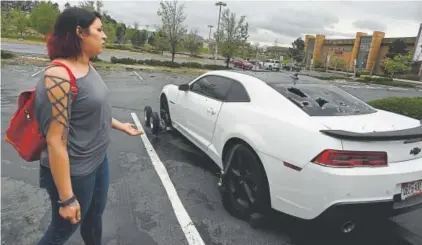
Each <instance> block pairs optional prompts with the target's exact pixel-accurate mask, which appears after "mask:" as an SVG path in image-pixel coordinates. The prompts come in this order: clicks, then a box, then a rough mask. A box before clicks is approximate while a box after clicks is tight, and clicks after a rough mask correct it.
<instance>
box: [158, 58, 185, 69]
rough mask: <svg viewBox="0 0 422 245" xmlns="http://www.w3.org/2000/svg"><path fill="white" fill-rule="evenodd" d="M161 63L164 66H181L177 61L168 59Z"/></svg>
mask: <svg viewBox="0 0 422 245" xmlns="http://www.w3.org/2000/svg"><path fill="white" fill-rule="evenodd" d="M161 64H162V66H166V67H170V68H180V67H181V65H180V64H179V63H177V62H174V61H168V60H166V61H163V62H162V63H161Z"/></svg>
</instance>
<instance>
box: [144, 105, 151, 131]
mask: <svg viewBox="0 0 422 245" xmlns="http://www.w3.org/2000/svg"><path fill="white" fill-rule="evenodd" d="M151 115H152V108H151V106H145V108H144V121H145V126H147V127H149V126H150V123H151Z"/></svg>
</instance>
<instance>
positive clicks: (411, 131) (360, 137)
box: [320, 125, 422, 141]
mask: <svg viewBox="0 0 422 245" xmlns="http://www.w3.org/2000/svg"><path fill="white" fill-rule="evenodd" d="M320 132H321V133H324V134H326V135H329V136H331V137H334V138H337V139H344V140H354V141H393V140H414V139H421V140H422V125H420V126H417V127H415V128H408V129H402V130H394V131H385V132H368V133H356V132H350V131H344V130H329V129H328V130H320Z"/></svg>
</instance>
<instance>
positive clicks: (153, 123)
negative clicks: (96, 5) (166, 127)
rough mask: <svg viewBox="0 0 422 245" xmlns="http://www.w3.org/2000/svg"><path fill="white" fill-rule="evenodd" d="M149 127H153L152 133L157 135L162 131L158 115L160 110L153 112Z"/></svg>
mask: <svg viewBox="0 0 422 245" xmlns="http://www.w3.org/2000/svg"><path fill="white" fill-rule="evenodd" d="M149 127H150V128H151V131H152V133H153V134H155V135H156V134H158V133H159V132H160V116H159V115H158V112H156V111H154V112H153V113H152V114H151V119H150V123H149Z"/></svg>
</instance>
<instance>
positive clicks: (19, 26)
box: [11, 9, 29, 38]
mask: <svg viewBox="0 0 422 245" xmlns="http://www.w3.org/2000/svg"><path fill="white" fill-rule="evenodd" d="M11 22H12V24H13V25H14V26H15V27H16V31H17V32H18V34H19V36H20V38H23V33H24V32H25V30H26V28H27V27H28V25H29V20H28V15H27V14H26V13H25V12H24V11H22V10H20V9H13V10H12V21H11Z"/></svg>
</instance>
